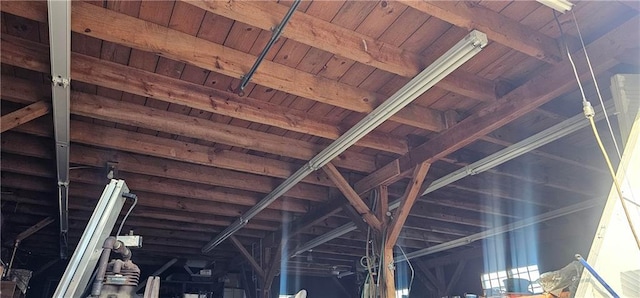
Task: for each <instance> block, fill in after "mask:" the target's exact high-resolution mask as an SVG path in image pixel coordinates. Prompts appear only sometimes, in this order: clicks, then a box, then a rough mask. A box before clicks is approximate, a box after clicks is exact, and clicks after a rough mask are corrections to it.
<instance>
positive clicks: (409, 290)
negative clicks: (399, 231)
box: [396, 244, 416, 297]
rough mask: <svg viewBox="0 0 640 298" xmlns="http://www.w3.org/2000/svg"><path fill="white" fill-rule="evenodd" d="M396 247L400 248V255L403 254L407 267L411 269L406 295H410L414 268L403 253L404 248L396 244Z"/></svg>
mask: <svg viewBox="0 0 640 298" xmlns="http://www.w3.org/2000/svg"><path fill="white" fill-rule="evenodd" d="M396 246H397V247H399V248H400V252H402V255H403V256H404V259H405V260H407V264H408V265H409V268H410V269H411V281H410V282H409V289H408V290H407V291H408V292H407V296H408V297H411V288H412V287H413V277H414V276H415V273H416V272H415V270H413V265H411V261H409V258H407V254H405V253H404V249H402V246H400V245H397V244H396Z"/></svg>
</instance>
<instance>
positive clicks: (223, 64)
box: [2, 2, 445, 131]
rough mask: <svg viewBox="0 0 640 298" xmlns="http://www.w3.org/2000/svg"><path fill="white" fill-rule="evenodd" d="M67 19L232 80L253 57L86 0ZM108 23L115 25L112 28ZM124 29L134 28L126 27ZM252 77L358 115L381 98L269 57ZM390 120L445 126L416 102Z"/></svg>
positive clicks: (28, 11) (32, 6) (39, 13)
mask: <svg viewBox="0 0 640 298" xmlns="http://www.w3.org/2000/svg"><path fill="white" fill-rule="evenodd" d="M2 10H3V11H6V12H9V13H12V14H15V15H18V16H21V17H25V18H28V19H32V20H37V21H39V22H43V23H46V21H47V14H46V6H44V5H40V3H37V2H28V3H17V2H16V4H12V5H6V6H5V5H3V6H2ZM71 19H72V20H73V21H72V22H71V29H72V31H74V32H78V33H80V34H84V35H87V36H91V37H95V38H99V39H102V40H106V41H109V42H113V43H117V44H121V45H124V46H128V47H132V48H135V49H139V50H143V51H149V52H154V53H157V54H159V55H162V56H164V57H167V58H169V59H173V60H176V61H184V62H186V63H189V64H192V65H194V66H198V67H201V68H204V69H208V70H211V71H214V72H217V73H220V74H224V75H227V76H230V77H234V78H240V77H241V76H243V75H244V74H245V73H246V72H247V71H248V70H249V68H251V65H252V64H253V61H254V60H255V57H254V56H253V55H250V54H246V53H244V52H241V51H237V50H234V49H231V48H228V47H225V46H222V45H220V44H217V43H213V42H209V41H207V40H204V39H201V38H197V37H195V36H192V35H189V34H186V33H182V32H180V31H177V30H173V29H169V28H167V27H163V26H160V25H157V24H155V23H151V22H147V21H144V20H141V19H138V18H135V17H130V16H127V15H125V14H120V13H117V12H114V11H112V10H108V9H104V8H101V7H98V6H95V5H92V4H89V3H86V2H74V3H73V5H72V13H71ZM112 24H118V27H116V28H112V27H113V26H111V25H112ZM122 28H127V29H124V30H123V29H122ZM128 28H138V29H139V30H135V31H131V30H129V29H128ZM167 41H171V42H167ZM72 60H73V59H72ZM294 78H295V79H294ZM252 81H253V82H255V83H256V84H259V85H262V86H265V87H270V88H274V89H277V90H280V91H283V92H286V93H290V94H293V95H297V96H301V97H304V98H308V99H311V100H314V101H317V102H321V103H324V104H329V105H332V106H336V107H340V108H343V109H346V110H350V111H355V112H359V113H369V112H371V111H372V110H373V109H374V108H375V107H377V106H378V105H379V104H381V103H382V102H383V101H384V100H385V99H386V98H385V97H384V96H382V95H380V94H377V93H375V92H370V91H367V90H364V89H360V88H356V87H353V86H350V85H347V84H344V83H340V82H337V81H333V80H330V79H327V78H323V77H318V76H314V75H312V74H310V73H307V72H303V71H300V70H296V69H294V68H290V67H287V66H284V65H281V64H277V63H274V62H271V61H268V60H266V61H263V62H262V64H261V66H260V68H259V69H258V70H257V71H256V73H255V74H254V76H253V77H252ZM417 115H420V117H417ZM391 120H392V121H396V122H398V123H402V124H406V125H410V126H415V127H418V128H422V129H426V130H431V131H441V130H442V129H444V127H445V124H444V120H443V117H442V114H441V113H440V112H438V111H435V110H431V109H427V108H424V107H420V106H417V105H411V106H407V107H405V108H404V109H403V110H401V111H400V112H398V113H397V114H396V115H395V116H393V117H391Z"/></svg>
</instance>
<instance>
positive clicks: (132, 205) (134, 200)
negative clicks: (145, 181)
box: [116, 194, 138, 237]
mask: <svg viewBox="0 0 640 298" xmlns="http://www.w3.org/2000/svg"><path fill="white" fill-rule="evenodd" d="M125 198H129V199H133V204H131V207H129V211H127V214H125V215H124V218H122V222H120V227H119V228H118V233H117V234H116V237H118V235H120V232H122V227H123V226H124V222H125V221H127V217H129V214H130V213H131V210H133V207H135V206H136V204H137V203H138V196H136V195H134V194H129V195H128V196H125Z"/></svg>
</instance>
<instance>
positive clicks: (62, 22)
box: [48, 0, 71, 258]
mask: <svg viewBox="0 0 640 298" xmlns="http://www.w3.org/2000/svg"><path fill="white" fill-rule="evenodd" d="M48 7H49V9H48V13H49V43H50V53H51V77H52V80H51V84H52V86H51V92H52V98H53V100H52V102H53V130H54V134H55V142H56V162H57V177H58V205H59V208H60V212H59V213H60V214H59V216H60V256H61V257H62V258H66V256H67V233H68V231H69V219H68V218H69V217H68V210H69V206H68V201H69V98H70V89H71V86H70V83H71V68H70V60H71V1H70V0H49V1H48Z"/></svg>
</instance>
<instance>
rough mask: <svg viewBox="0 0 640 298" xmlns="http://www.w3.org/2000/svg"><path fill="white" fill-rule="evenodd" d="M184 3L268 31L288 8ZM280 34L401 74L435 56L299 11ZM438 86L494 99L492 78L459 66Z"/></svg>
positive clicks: (411, 71)
mask: <svg viewBox="0 0 640 298" xmlns="http://www.w3.org/2000/svg"><path fill="white" fill-rule="evenodd" d="M186 3H189V4H191V5H195V6H197V7H200V8H202V9H204V10H207V11H209V12H212V13H215V14H218V15H221V16H224V17H227V18H230V19H232V20H236V21H240V22H242V23H245V24H249V25H251V26H255V27H258V28H261V29H263V30H267V31H270V30H271V28H274V27H275V26H277V25H278V22H279V19H280V18H281V16H283V15H284V14H285V13H286V12H287V10H288V7H287V6H285V5H282V4H278V3H275V2H266V1H259V2H231V3H229V2H220V1H205V0H200V1H186ZM282 36H284V37H286V38H289V39H291V40H295V41H297V42H300V43H302V44H306V45H309V46H312V47H314V48H318V49H321V50H324V51H327V52H329V53H333V54H335V55H339V56H342V57H345V58H347V59H352V60H354V61H357V62H360V63H363V64H365V65H371V66H373V67H375V68H379V69H382V70H385V71H388V72H391V73H395V74H398V75H401V76H404V77H414V76H416V75H417V74H418V73H419V72H420V71H422V69H424V68H425V67H426V65H425V61H433V60H435V59H436V58H437V57H422V56H420V55H418V54H416V53H411V52H407V51H405V50H403V49H401V48H399V47H396V46H393V45H391V44H387V43H385V42H382V41H380V40H376V39H374V38H372V37H369V36H366V35H364V34H360V33H358V32H356V31H352V30H348V29H345V28H343V27H340V26H338V25H335V24H332V23H330V22H327V21H325V20H322V19H319V18H316V17H314V16H311V15H308V14H305V13H304V12H302V11H296V13H294V14H293V15H292V17H291V19H290V20H289V25H288V26H287V27H285V29H284V31H283V32H282ZM363 44H365V45H368V46H363ZM437 86H438V87H441V88H443V89H445V90H448V91H450V92H455V93H458V94H461V95H464V96H466V97H469V98H473V99H477V100H482V101H493V100H495V99H496V93H495V85H494V83H493V82H491V81H489V80H487V79H484V78H481V77H479V76H476V75H473V74H470V73H466V72H464V71H460V70H458V71H455V72H453V73H452V74H450V75H449V76H447V77H446V78H444V79H443V80H442V81H441V82H440V83H438V84H437Z"/></svg>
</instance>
